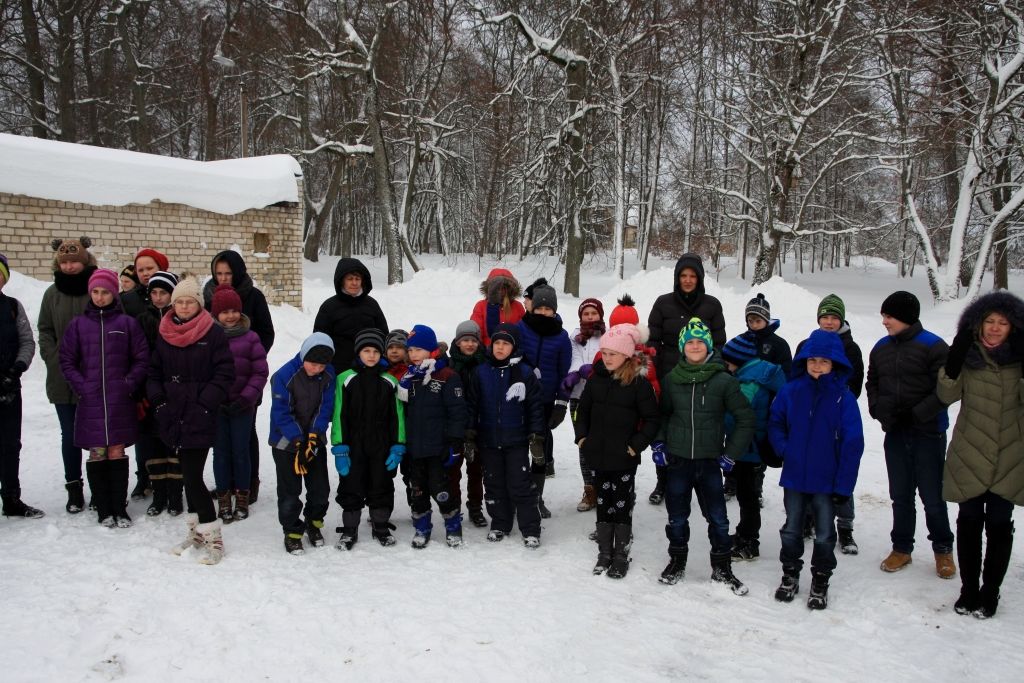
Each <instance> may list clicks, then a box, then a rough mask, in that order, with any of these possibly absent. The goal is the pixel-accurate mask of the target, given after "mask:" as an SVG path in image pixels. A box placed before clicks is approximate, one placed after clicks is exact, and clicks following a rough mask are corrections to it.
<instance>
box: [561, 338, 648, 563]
mask: <svg viewBox="0 0 1024 683" xmlns="http://www.w3.org/2000/svg"><path fill="white" fill-rule="evenodd" d="M638 347H639V348H638ZM642 349H643V347H642V345H641V343H640V331H639V330H638V329H637V328H636V326H635V325H629V324H625V325H616V326H614V327H612V328H611V329H610V330H608V331H607V332H606V333H605V334H604V335H603V336H602V337H601V357H600V359H598V360H596V361H595V362H594V370H593V374H592V375H591V376H590V379H589V380H588V381H587V384H586V386H585V387H584V388H583V394H582V395H581V396H580V404H579V408H578V410H577V415H576V422H575V424H574V426H575V428H576V445H577V446H579V448H580V453H581V454H582V456H583V457H584V458H586V462H587V464H588V465H589V466H590V468H591V469H592V470H593V471H594V488H595V490H596V494H597V495H596V499H597V500H596V507H597V544H598V555H597V564H596V565H594V573H595V574H603V573H604V572H605V571H607V573H608V576H609V577H610V578H615V579H621V578H623V577H624V576H625V575H626V572H627V571H628V570H629V548H630V545H631V544H632V541H633V499H634V497H635V496H634V485H635V479H636V468H637V466H638V465H639V464H640V454H641V453H642V452H643V450H644V449H645V448H647V446H648V445H650V443H651V441H653V440H654V438H655V436H657V434H658V400H657V398H656V397H655V395H654V388H653V387H652V386H651V384H650V382H648V381H647V378H646V377H645V374H646V373H645V371H644V362H643V361H644V358H643V350H642Z"/></svg>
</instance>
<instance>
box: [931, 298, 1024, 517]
mask: <svg viewBox="0 0 1024 683" xmlns="http://www.w3.org/2000/svg"><path fill="white" fill-rule="evenodd" d="M992 312H998V313H1001V314H1003V315H1004V316H1006V318H1007V319H1008V320H1009V321H1010V325H1011V326H1012V329H1011V332H1010V337H1009V339H1008V340H1007V341H1006V342H1004V343H1003V344H1001V345H1000V346H998V347H996V348H994V349H987V348H985V347H984V345H983V344H982V343H981V342H980V341H979V340H978V331H979V330H980V328H981V323H982V321H983V320H984V319H985V317H986V316H987V315H988V314H989V313H992ZM964 328H969V329H971V330H973V332H974V342H973V344H972V345H971V348H970V350H969V351H968V352H967V358H966V359H965V360H964V365H963V369H962V370H961V372H960V375H959V376H958V377H957V378H956V379H955V380H954V379H950V378H949V377H948V376H947V375H946V372H945V368H943V369H942V370H940V371H939V382H938V386H937V387H936V393H937V394H938V396H939V399H940V400H942V401H943V402H944V403H955V402H956V401H961V404H960V414H959V415H958V416H957V420H956V425H955V426H954V427H953V436H952V438H951V439H950V442H949V449H948V452H947V454H946V465H945V470H944V472H943V476H942V497H943V498H945V499H946V500H948V501H951V502H954V503H963V502H964V501H967V500H970V499H972V498H976V497H978V496H980V495H982V494H984V493H985V492H986V491H991V492H992V493H995V494H996V495H998V496H1000V497H1002V498H1004V499H1006V500H1008V501H1011V502H1013V503H1014V504H1015V505H1024V434H1022V432H1021V430H1022V425H1024V381H1022V380H1021V357H1020V356H1019V355H1018V353H1015V352H1014V350H1013V349H1014V346H1016V348H1017V349H1020V348H1021V347H1022V346H1024V301H1021V300H1020V299H1019V298H1017V297H1016V296H1014V295H1013V294H1010V293H1009V292H1007V291H997V292H991V293H989V294H986V295H985V296H982V297H980V298H979V299H977V300H976V301H974V302H973V303H971V304H970V305H969V306H968V307H967V308H965V309H964V312H963V314H962V315H961V316H960V323H959V325H958V327H957V329H958V330H962V329H964Z"/></svg>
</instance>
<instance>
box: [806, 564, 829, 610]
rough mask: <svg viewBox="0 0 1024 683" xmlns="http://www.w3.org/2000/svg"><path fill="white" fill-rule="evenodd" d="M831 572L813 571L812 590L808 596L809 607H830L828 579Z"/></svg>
mask: <svg viewBox="0 0 1024 683" xmlns="http://www.w3.org/2000/svg"><path fill="white" fill-rule="evenodd" d="M830 576H831V573H830V572H815V571H812V572H811V592H810V594H809V595H808V596H807V607H808V609H825V608H826V607H828V579H829V577H830Z"/></svg>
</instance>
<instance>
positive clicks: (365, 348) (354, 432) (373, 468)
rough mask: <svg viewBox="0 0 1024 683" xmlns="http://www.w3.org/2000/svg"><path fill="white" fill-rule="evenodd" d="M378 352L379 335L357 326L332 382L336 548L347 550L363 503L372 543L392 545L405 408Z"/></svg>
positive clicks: (381, 345)
mask: <svg viewBox="0 0 1024 683" xmlns="http://www.w3.org/2000/svg"><path fill="white" fill-rule="evenodd" d="M383 355H384V334H383V333H382V332H380V331H379V330H377V329H375V328H367V329H364V330H362V331H361V332H359V333H358V334H357V335H356V337H355V360H354V361H353V367H352V368H350V369H348V370H346V371H345V372H343V373H341V374H340V375H338V380H337V383H336V388H335V393H334V420H333V423H332V426H331V444H332V447H331V452H332V453H333V454H334V464H335V467H336V468H337V470H338V475H339V476H340V477H341V479H340V481H339V482H338V496H337V499H336V500H337V502H338V504H339V505H340V506H341V526H340V527H338V533H339V534H340V536H339V537H338V544H337V548H338V550H350V549H351V548H352V546H353V545H355V543H356V541H357V540H358V538H359V518H360V517H361V516H362V510H363V507H367V508H369V509H370V523H371V524H372V529H373V537H374V538H375V539H377V542H378V543H380V544H381V545H383V546H390V545H394V544H395V537H394V536H393V535H392V534H391V531H392V530H393V529H394V528H395V527H394V525H393V524H391V512H392V510H393V509H394V507H395V470H397V469H398V466H399V464H401V462H402V457H403V456H404V455H405V409H404V408H403V406H402V403H401V401H400V400H399V398H398V382H397V381H396V380H395V378H394V377H392V376H391V375H389V374H388V372H387V361H385V360H384V359H383Z"/></svg>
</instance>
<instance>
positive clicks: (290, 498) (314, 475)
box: [271, 444, 331, 534]
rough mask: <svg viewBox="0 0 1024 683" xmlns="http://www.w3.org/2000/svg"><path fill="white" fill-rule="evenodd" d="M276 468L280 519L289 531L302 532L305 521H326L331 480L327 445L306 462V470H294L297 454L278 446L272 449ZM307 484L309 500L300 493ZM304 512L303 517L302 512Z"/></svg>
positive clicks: (284, 527)
mask: <svg viewBox="0 0 1024 683" xmlns="http://www.w3.org/2000/svg"><path fill="white" fill-rule="evenodd" d="M271 452H272V453H273V455H274V466H275V467H276V468H277V521H279V522H280V523H281V529H282V530H284V533H286V534H301V533H302V532H303V531H304V530H305V528H306V524H307V523H309V522H312V521H323V519H324V516H325V515H326V514H327V505H328V499H329V498H330V495H331V484H330V481H329V480H328V478H327V449H326V447H325V446H324V445H323V444H321V445H320V446H319V447H318V448H317V453H316V457H315V458H313V462H310V463H307V464H306V470H307V471H306V474H296V473H295V454H294V453H289V452H287V451H282V450H279V449H277V448H274V449H272V451H271ZM303 482H305V484H306V504H305V507H303V504H302V501H301V500H299V496H301V495H302V484H303ZM300 513H301V514H302V518H300V517H299V514H300Z"/></svg>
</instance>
